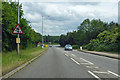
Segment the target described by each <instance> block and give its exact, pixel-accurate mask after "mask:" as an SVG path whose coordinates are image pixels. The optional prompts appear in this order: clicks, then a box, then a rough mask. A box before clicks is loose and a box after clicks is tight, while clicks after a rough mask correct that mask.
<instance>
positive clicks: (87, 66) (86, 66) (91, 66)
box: [86, 66, 99, 68]
mask: <svg viewBox="0 0 120 80" xmlns="http://www.w3.org/2000/svg"><path fill="white" fill-rule="evenodd" d="M86 67H87V68H99V67H95V66H86Z"/></svg>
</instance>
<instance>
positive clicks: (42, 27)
mask: <svg viewBox="0 0 120 80" xmlns="http://www.w3.org/2000/svg"><path fill="white" fill-rule="evenodd" d="M48 17H49V16H48ZM45 42H46V41H45ZM43 44H44V39H43V16H42V48H44V47H43Z"/></svg>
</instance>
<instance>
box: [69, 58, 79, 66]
mask: <svg viewBox="0 0 120 80" xmlns="http://www.w3.org/2000/svg"><path fill="white" fill-rule="evenodd" d="M70 59H71V60H72V61H74V62H75V63H76V64H78V65H80V64H79V63H78V62H77V61H76V60H74V59H73V58H70Z"/></svg>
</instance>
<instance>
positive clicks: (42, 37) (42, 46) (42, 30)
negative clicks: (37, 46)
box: [42, 16, 43, 48]
mask: <svg viewBox="0 0 120 80" xmlns="http://www.w3.org/2000/svg"><path fill="white" fill-rule="evenodd" d="M42 48H43V16H42Z"/></svg>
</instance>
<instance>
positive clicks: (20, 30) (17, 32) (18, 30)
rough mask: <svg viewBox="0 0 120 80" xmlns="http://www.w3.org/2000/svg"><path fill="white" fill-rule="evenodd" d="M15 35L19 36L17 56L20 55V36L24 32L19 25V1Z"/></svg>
mask: <svg viewBox="0 0 120 80" xmlns="http://www.w3.org/2000/svg"><path fill="white" fill-rule="evenodd" d="M12 33H13V34H18V35H17V38H16V43H17V54H18V55H19V43H20V38H19V34H23V31H22V29H21V27H20V25H19V0H18V24H17V25H16V27H15V29H14V30H13V32H12Z"/></svg>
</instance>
